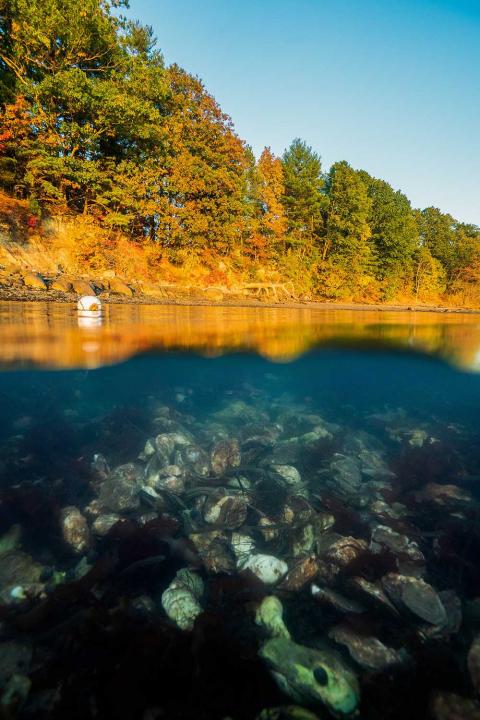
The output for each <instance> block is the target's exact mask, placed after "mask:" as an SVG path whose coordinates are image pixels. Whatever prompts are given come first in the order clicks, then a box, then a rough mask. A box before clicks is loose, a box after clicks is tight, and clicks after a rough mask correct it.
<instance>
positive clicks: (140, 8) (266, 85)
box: [130, 0, 480, 225]
mask: <svg viewBox="0 0 480 720" xmlns="http://www.w3.org/2000/svg"><path fill="white" fill-rule="evenodd" d="M130 2H131V10H130V14H131V15H132V16H134V17H137V18H138V19H139V20H141V21H142V22H144V23H147V24H150V25H152V26H153V28H154V31H155V33H156V35H157V37H158V41H159V47H160V49H161V50H162V52H163V54H164V56H165V60H166V62H167V63H168V64H170V63H173V62H176V63H178V64H179V65H181V66H182V67H184V68H185V69H186V70H188V71H189V72H191V73H193V74H195V75H198V76H199V77H200V78H201V79H202V80H203V81H204V83H205V85H206V87H207V89H208V90H209V91H210V92H211V93H212V94H213V95H214V96H215V98H216V99H217V100H218V101H219V103H220V105H221V106H222V108H223V110H224V111H225V112H227V113H228V114H229V115H231V117H232V118H233V121H234V123H235V127H236V130H237V132H238V134H239V135H240V136H241V137H242V138H243V139H244V140H246V141H247V142H248V143H249V144H250V145H251V146H252V147H253V149H254V151H255V152H256V154H257V155H258V154H259V153H260V152H261V150H262V148H263V147H264V146H265V145H269V146H270V147H271V148H272V150H273V151H274V152H275V153H277V154H281V153H282V152H283V150H284V148H285V147H286V146H287V145H289V143H290V142H291V140H292V139H293V138H295V137H301V138H302V139H304V140H306V141H307V142H308V143H309V144H310V145H312V146H313V148H314V149H315V150H316V151H317V152H318V153H320V155H321V156H322V160H323V165H324V168H326V169H328V167H329V166H330V165H331V163H332V162H335V161H336V160H348V162H349V163H350V164H351V165H352V166H353V167H355V168H363V169H365V170H367V171H368V172H370V173H371V174H372V175H374V176H376V177H381V178H383V179H385V180H388V181H389V182H390V183H391V184H392V185H393V186H394V187H395V188H397V189H401V190H402V191H403V192H405V193H406V194H407V195H408V197H409V198H410V199H411V201H412V203H413V205H414V206H415V207H426V206H428V205H435V206H436V207H440V208H441V209H442V210H443V211H445V212H450V213H452V214H453V215H454V216H455V217H457V218H458V219H460V220H464V221H466V222H473V223H476V224H478V225H480V0H458V1H455V0H243V1H241V0H130Z"/></svg>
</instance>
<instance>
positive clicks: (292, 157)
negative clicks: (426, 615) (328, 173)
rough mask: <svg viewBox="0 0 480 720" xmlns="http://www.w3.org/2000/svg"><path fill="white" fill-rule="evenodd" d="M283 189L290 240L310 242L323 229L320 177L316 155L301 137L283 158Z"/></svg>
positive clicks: (322, 201) (304, 243) (323, 203)
mask: <svg viewBox="0 0 480 720" xmlns="http://www.w3.org/2000/svg"><path fill="white" fill-rule="evenodd" d="M282 164H283V173H284V184H285V192H284V195H283V198H282V202H283V205H284V208H285V213H286V216H287V221H288V229H289V232H290V234H291V236H292V240H293V241H295V242H297V243H299V244H301V245H306V246H308V245H310V246H311V245H312V244H313V243H314V242H315V241H316V240H318V238H319V237H320V235H321V233H322V229H323V216H322V211H323V210H324V208H325V196H324V194H323V188H324V184H325V181H324V178H323V175H322V164H321V160H320V156H319V155H317V153H315V152H314V151H313V150H312V148H311V147H309V146H308V145H307V144H306V143H305V142H304V141H303V140H300V139H298V138H297V139H296V140H294V141H293V142H292V144H291V145H290V147H289V148H288V149H287V150H286V151H285V153H284V155H283V158H282Z"/></svg>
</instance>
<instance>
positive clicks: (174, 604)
mask: <svg viewBox="0 0 480 720" xmlns="http://www.w3.org/2000/svg"><path fill="white" fill-rule="evenodd" d="M162 607H163V609H164V610H165V612H166V613H167V615H168V617H169V618H170V620H173V622H174V623H175V624H176V625H178V627H179V628H180V629H181V630H192V628H193V623H194V622H195V618H196V617H198V616H199V615H200V613H201V612H202V608H201V606H200V604H199V602H198V601H197V600H196V599H195V598H194V596H193V595H192V593H191V592H190V591H189V590H188V589H187V588H186V587H183V586H176V587H172V586H170V587H169V588H167V590H165V592H164V593H163V595H162Z"/></svg>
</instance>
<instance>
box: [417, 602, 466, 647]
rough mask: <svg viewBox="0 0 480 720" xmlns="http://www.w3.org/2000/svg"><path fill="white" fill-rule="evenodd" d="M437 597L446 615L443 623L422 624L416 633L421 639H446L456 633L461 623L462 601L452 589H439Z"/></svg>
mask: <svg viewBox="0 0 480 720" xmlns="http://www.w3.org/2000/svg"><path fill="white" fill-rule="evenodd" d="M438 597H439V598H440V601H441V603H442V605H443V607H444V608H445V612H446V615H447V619H446V621H445V622H444V623H443V625H424V626H423V627H421V628H419V630H418V634H419V635H420V636H421V637H422V638H423V639H429V640H443V641H445V640H448V639H449V638H450V637H451V636H452V635H457V633H458V632H459V630H460V627H461V625H462V602H461V600H460V598H459V597H458V595H457V594H456V592H455V591H454V590H441V591H440V592H439V593H438Z"/></svg>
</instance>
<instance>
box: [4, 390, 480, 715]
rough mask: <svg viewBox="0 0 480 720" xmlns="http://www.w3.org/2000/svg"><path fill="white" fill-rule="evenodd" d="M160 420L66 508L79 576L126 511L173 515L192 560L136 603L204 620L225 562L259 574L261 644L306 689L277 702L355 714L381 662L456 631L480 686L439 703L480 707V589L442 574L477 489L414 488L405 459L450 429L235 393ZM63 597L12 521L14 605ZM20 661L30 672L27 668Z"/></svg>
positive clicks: (288, 682) (232, 569)
mask: <svg viewBox="0 0 480 720" xmlns="http://www.w3.org/2000/svg"><path fill="white" fill-rule="evenodd" d="M152 422H153V425H152V427H153V428H154V432H153V433H152V436H151V437H149V438H148V439H146V442H145V445H144V448H143V450H142V452H141V453H140V454H139V456H138V457H137V458H135V459H134V460H133V461H132V462H129V463H126V464H122V465H119V466H117V467H113V468H112V467H110V463H109V459H108V458H105V457H104V456H103V455H101V454H98V455H95V457H94V458H93V460H92V478H91V493H90V497H89V498H88V502H86V503H85V504H83V506H82V505H79V504H77V505H67V506H65V507H63V508H62V511H61V513H60V518H59V523H60V528H59V531H60V533H61V536H62V538H63V543H64V545H65V546H67V547H68V548H69V550H70V552H71V555H72V556H73V557H74V558H75V572H76V576H77V577H81V576H82V575H83V574H86V573H87V572H88V570H89V569H90V567H91V565H90V560H89V559H90V558H91V556H92V554H95V552H96V550H97V549H98V547H99V546H100V545H101V544H102V543H104V542H105V539H108V538H109V537H110V534H111V533H112V530H114V529H115V528H118V527H119V526H120V525H121V524H122V523H125V522H135V523H137V524H138V525H139V526H146V525H148V523H151V522H153V521H155V520H156V519H158V518H159V517H162V518H171V519H172V521H173V520H174V521H175V523H176V524H175V528H176V530H175V532H174V533H173V534H172V535H171V536H168V537H167V536H165V538H164V541H165V543H166V544H167V545H168V546H169V547H170V548H171V549H172V552H176V551H178V550H179V549H180V552H181V556H182V558H183V567H182V568H181V569H179V570H178V572H176V574H175V576H174V577H173V579H171V580H170V581H169V582H168V585H166V586H164V587H162V588H161V592H160V593H159V595H158V597H149V596H145V595H142V596H139V597H137V598H135V601H136V602H137V604H139V605H142V606H143V607H144V608H149V611H151V612H160V613H164V614H165V615H166V616H167V617H168V618H169V620H170V621H171V622H172V623H174V624H175V625H176V626H178V628H180V629H181V630H183V631H185V632H189V631H191V630H192V629H193V628H194V625H195V623H196V622H197V619H198V618H199V617H201V616H202V613H203V612H204V610H205V607H206V606H207V605H208V602H209V583H210V581H211V579H212V578H214V577H218V576H242V577H243V578H245V582H251V583H252V584H253V585H255V588H256V589H257V590H258V588H261V589H262V591H261V593H260V595H261V597H262V599H260V600H258V601H257V602H256V606H255V609H254V611H253V612H252V615H251V621H252V623H254V624H255V626H256V633H257V640H258V653H259V656H260V657H261V658H262V660H263V661H264V662H265V663H266V666H267V667H268V668H269V669H270V671H271V673H272V676H273V677H274V679H275V681H276V682H277V683H278V685H279V687H280V688H281V690H282V691H284V693H285V694H286V695H287V696H288V697H289V698H290V701H293V702H294V703H296V704H297V705H293V706H289V709H285V710H284V711H282V712H283V714H277V715H275V713H276V712H277V710H273V709H271V710H268V711H264V713H262V715H261V718H267V717H292V718H293V717H305V718H307V717H314V715H312V714H311V712H310V711H307V710H304V711H303V710H301V708H303V707H304V706H306V707H310V708H311V709H312V712H315V708H317V709H318V711H320V712H323V711H326V712H328V713H330V714H332V715H333V716H335V717H345V718H348V717H355V716H356V715H358V713H359V708H360V706H361V693H362V686H363V684H364V683H365V682H371V678H372V676H373V677H375V676H380V677H382V676H386V677H387V676H391V675H392V674H395V673H397V674H401V673H407V674H408V673H415V667H416V663H417V657H418V649H419V648H422V647H423V648H429V651H430V649H431V648H433V649H434V648H435V647H436V646H438V647H440V646H442V647H444V646H445V645H447V646H448V645H449V644H450V645H452V646H453V643H454V642H455V646H456V648H457V649H458V648H460V650H461V652H460V653H459V656H458V663H459V665H460V667H461V668H462V667H463V669H464V671H465V674H466V676H468V677H469V680H468V683H467V686H468V687H467V692H466V693H465V694H464V695H459V694H455V693H449V692H444V691H441V690H438V691H437V692H435V693H433V694H432V698H431V706H430V708H429V712H430V716H431V717H432V718H433V719H434V720H454V718H459V717H462V718H465V720H469V719H474V718H479V717H480V702H479V701H478V700H477V699H476V695H477V694H478V693H479V692H480V598H475V597H468V598H465V597H462V596H461V594H460V589H459V588H458V587H456V586H455V583H454V582H451V584H450V585H448V581H449V580H450V578H448V577H447V576H446V575H444V576H442V575H441V573H440V575H439V573H438V568H439V567H441V565H442V553H444V552H445V547H444V545H442V534H441V533H442V524H447V525H449V526H451V525H452V523H453V525H455V526H456V525H458V526H460V525H462V523H463V524H465V523H468V522H469V518H471V516H472V512H473V513H475V512H476V511H477V509H478V502H477V501H476V500H475V498H474V495H473V494H472V493H471V492H470V491H469V490H467V489H465V488H464V487H462V485H461V483H460V482H456V481H455V479H452V478H448V477H447V478H443V479H442V481H435V482H433V481H431V480H430V479H429V478H426V479H425V480H422V478H419V479H417V481H416V482H415V484H414V485H412V484H410V485H408V486H407V487H406V486H405V484H404V482H403V476H402V472H406V470H405V468H406V467H407V466H408V463H407V461H406V460H405V458H407V459H408V458H414V459H415V458H416V459H417V460H418V458H421V457H423V456H424V457H427V456H428V457H430V456H431V455H432V453H433V454H434V453H438V452H440V450H441V445H442V443H444V442H445V439H444V438H443V437H442V438H439V437H437V435H436V434H435V432H434V431H433V430H432V428H430V427H428V426H427V425H425V424H424V425H420V426H418V425H414V424H412V422H411V421H409V420H408V418H407V417H406V415H405V413H404V412H402V411H401V410H393V411H392V410H388V411H385V412H382V413H377V414H374V415H368V416H366V417H364V418H363V426H362V428H361V429H359V428H355V429H349V428H346V427H345V426H340V425H338V424H335V423H331V422H328V421H327V420H325V418H324V417H322V416H321V415H319V414H313V413H311V412H309V411H308V409H306V408H305V407H304V406H292V403H291V401H290V400H288V401H287V400H285V401H284V402H282V400H281V399H280V400H278V401H277V402H274V403H270V404H268V406H262V404H261V403H258V402H255V401H254V399H253V400H252V402H251V403H247V402H245V401H244V400H236V399H232V400H231V401H230V402H228V403H227V404H226V405H225V406H224V407H223V408H222V409H221V410H219V411H216V412H212V413H211V414H210V415H208V416H206V417H205V416H201V417H200V416H196V415H193V414H191V413H189V412H188V408H186V409H185V410H183V409H182V404H181V403H178V404H177V405H176V406H167V405H157V406H156V407H155V410H154V413H153V420H152ZM449 431H451V432H452V433H459V432H461V430H459V429H458V428H451V429H450V430H449ZM394 456H395V457H397V458H403V459H404V460H405V462H404V464H403V466H402V464H401V463H397V465H396V466H395V464H394V463H392V457H394ZM426 516H428V517H429V518H430V520H429V522H430V523H434V525H435V530H431V531H428V530H426V529H425V521H424V517H426ZM432 518H433V520H432ZM54 580H55V583H56V584H57V585H58V584H61V582H62V581H63V575H62V571H58V572H57V573H56V576H55V578H54ZM50 584H51V583H50ZM479 594H480V588H479ZM46 595H48V585H47V584H46V583H44V582H42V566H41V564H40V563H39V562H38V561H37V560H35V559H34V557H33V556H32V555H30V554H28V553H26V552H25V551H24V550H23V549H22V547H21V531H20V529H19V527H18V526H12V527H11V528H10V529H9V531H8V532H7V533H6V534H5V535H4V536H3V538H1V540H0V600H1V603H2V604H3V605H6V606H11V605H17V604H21V603H24V602H25V601H30V602H31V601H32V600H35V599H37V600H38V599H43V598H45V596H46ZM245 612H251V610H250V609H246V611H245ZM433 652H434V650H433ZM12 677H14V678H15V680H14V681H10V682H13V683H14V685H15V683H19V682H20V681H19V677H20V678H21V677H22V676H21V675H19V674H18V673H17V674H15V675H14V676H12ZM27 684H28V683H27ZM27 691H28V688H27ZM15 692H17V694H18V693H20V694H21V693H22V692H25V688H23V690H22V688H20V690H18V689H17V688H16V686H9V685H8V684H7V685H6V687H5V689H4V694H5V693H6V697H7V701H8V702H9V701H10V697H11V695H12V693H15ZM8 702H7V704H8ZM301 712H305V714H304V715H301V714H299V713H301ZM265 713H267V714H265ZM278 713H280V711H278ZM288 713H290V714H288Z"/></svg>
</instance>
